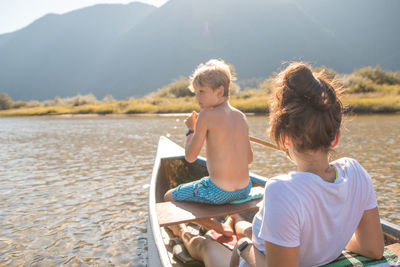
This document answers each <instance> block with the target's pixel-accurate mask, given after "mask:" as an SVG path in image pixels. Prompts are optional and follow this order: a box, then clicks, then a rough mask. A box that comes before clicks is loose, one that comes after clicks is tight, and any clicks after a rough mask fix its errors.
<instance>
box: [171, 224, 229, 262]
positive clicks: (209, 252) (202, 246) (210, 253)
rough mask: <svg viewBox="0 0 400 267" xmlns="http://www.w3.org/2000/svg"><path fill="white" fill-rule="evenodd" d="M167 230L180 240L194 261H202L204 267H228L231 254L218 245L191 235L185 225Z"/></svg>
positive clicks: (207, 239)
mask: <svg viewBox="0 0 400 267" xmlns="http://www.w3.org/2000/svg"><path fill="white" fill-rule="evenodd" d="M169 228H170V229H171V230H172V231H173V233H174V235H176V236H178V237H180V238H181V239H182V241H183V244H184V245H185V247H186V249H187V250H188V252H189V254H190V255H191V256H192V257H193V258H194V259H197V260H201V261H203V262H204V264H205V265H206V266H216V267H219V266H221V267H225V266H229V261H230V258H231V253H232V252H231V251H230V250H229V249H227V248H226V247H224V246H223V245H221V244H220V243H218V242H216V241H214V240H211V239H209V238H205V237H203V236H198V235H194V234H192V233H191V232H190V231H189V230H188V229H187V228H186V225H185V224H179V225H172V226H169Z"/></svg>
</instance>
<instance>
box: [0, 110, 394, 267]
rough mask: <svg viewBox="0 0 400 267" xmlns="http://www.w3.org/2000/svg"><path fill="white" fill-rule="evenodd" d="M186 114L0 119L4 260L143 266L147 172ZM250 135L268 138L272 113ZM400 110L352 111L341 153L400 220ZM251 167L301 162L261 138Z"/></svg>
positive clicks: (386, 212) (283, 167) (0, 252)
mask: <svg viewBox="0 0 400 267" xmlns="http://www.w3.org/2000/svg"><path fill="white" fill-rule="evenodd" d="M183 119H184V117H182V116H176V117H160V116H142V117H141V116H137V117H125V118H115V117H113V118H108V117H88V118H62V117H58V118H0V147H1V152H0V266H6V265H12V266H15V265H33V266H56V265H61V264H65V265H70V266H75V265H78V266H79V265H100V266H109V265H118V266H145V265H146V258H147V240H146V222H147V201H148V200H147V198H148V187H149V182H150V181H149V179H150V177H151V171H152V166H153V161H154V156H155V152H156V148H157V142H158V138H159V136H160V135H166V136H168V137H169V138H170V139H172V140H173V141H175V142H177V143H178V144H181V145H183V142H184V133H185V132H186V129H185V126H184V123H183ZM248 119H249V126H250V132H251V135H253V136H256V137H259V138H263V139H267V136H266V134H265V129H266V128H267V126H268V121H267V118H266V117H265V116H250V117H249V118H248ZM399 126H400V115H372V116H357V117H347V118H346V122H345V127H344V128H343V130H342V139H341V141H340V145H339V147H338V148H337V149H336V154H335V155H334V157H335V158H337V157H340V156H349V157H354V158H356V159H357V160H358V161H359V162H360V163H361V164H362V165H363V166H364V168H365V169H366V170H367V171H368V172H369V173H370V175H371V177H372V179H373V183H374V186H375V190H376V193H377V199H378V203H379V208H380V212H381V216H382V217H383V218H385V219H386V220H388V221H391V222H393V223H397V224H400V188H399V184H400V163H399V160H400V144H399V141H400V140H399V134H400V130H399V129H400V127H399ZM253 149H254V162H253V163H252V164H251V169H252V171H253V172H255V173H257V174H260V175H264V176H267V177H270V176H273V175H277V174H280V173H284V172H287V171H289V170H293V169H294V165H293V164H292V163H291V162H290V161H289V160H288V159H287V158H286V157H285V156H284V155H283V154H282V153H280V152H277V151H274V150H271V149H268V148H265V147H262V146H260V145H257V144H254V145H253Z"/></svg>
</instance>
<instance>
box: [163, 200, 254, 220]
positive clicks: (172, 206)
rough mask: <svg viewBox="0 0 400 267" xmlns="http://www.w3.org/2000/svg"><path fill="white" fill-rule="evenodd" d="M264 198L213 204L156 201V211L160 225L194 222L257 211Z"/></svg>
mask: <svg viewBox="0 0 400 267" xmlns="http://www.w3.org/2000/svg"><path fill="white" fill-rule="evenodd" d="M261 200H262V198H259V199H252V200H250V201H247V202H244V203H240V204H224V205H211V204H202V203H195V202H178V201H176V202H175V201H173V202H160V203H156V212H157V218H158V223H159V225H160V226H168V225H174V224H178V223H185V222H192V221H196V220H201V219H207V218H216V217H221V216H226V215H230V214H235V213H243V212H246V211H257V210H258V206H257V204H258V203H259V202H260V201H261Z"/></svg>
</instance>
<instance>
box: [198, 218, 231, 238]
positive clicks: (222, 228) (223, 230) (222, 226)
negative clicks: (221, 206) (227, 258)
mask: <svg viewBox="0 0 400 267" xmlns="http://www.w3.org/2000/svg"><path fill="white" fill-rule="evenodd" d="M196 223H198V224H200V225H201V226H203V227H205V228H206V229H208V230H210V229H213V230H215V231H216V232H218V233H220V234H223V235H224V236H226V237H231V236H232V235H233V233H234V230H233V220H231V219H228V220H227V221H226V222H224V223H221V222H219V221H216V220H213V219H204V220H199V221H196Z"/></svg>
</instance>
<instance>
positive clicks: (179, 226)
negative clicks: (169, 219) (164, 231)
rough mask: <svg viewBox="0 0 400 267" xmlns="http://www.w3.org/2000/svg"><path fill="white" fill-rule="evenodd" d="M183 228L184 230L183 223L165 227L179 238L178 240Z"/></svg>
mask: <svg viewBox="0 0 400 267" xmlns="http://www.w3.org/2000/svg"><path fill="white" fill-rule="evenodd" d="M182 225H183V226H182ZM183 227H185V228H186V226H185V224H183V223H182V224H174V225H169V226H167V228H168V229H169V230H171V231H172V233H173V234H174V236H176V237H179V238H181V232H182V231H184V230H182V228H183Z"/></svg>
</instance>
